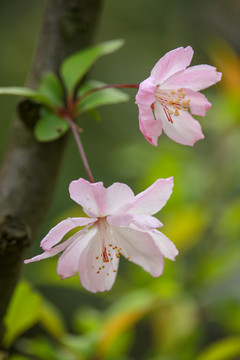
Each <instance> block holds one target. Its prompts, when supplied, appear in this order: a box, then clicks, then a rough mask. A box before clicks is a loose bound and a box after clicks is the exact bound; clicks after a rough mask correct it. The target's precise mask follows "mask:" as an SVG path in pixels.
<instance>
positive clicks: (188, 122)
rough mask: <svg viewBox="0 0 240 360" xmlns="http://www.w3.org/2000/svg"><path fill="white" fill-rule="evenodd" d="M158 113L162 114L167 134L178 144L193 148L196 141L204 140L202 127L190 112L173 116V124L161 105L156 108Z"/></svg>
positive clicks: (181, 112)
mask: <svg viewBox="0 0 240 360" xmlns="http://www.w3.org/2000/svg"><path fill="white" fill-rule="evenodd" d="M157 105H158V104H157ZM156 111H158V112H159V113H160V112H161V118H162V122H163V130H164V132H165V134H166V135H167V136H168V137H169V138H170V139H172V140H174V141H176V142H177V143H180V144H183V145H190V146H193V145H194V144H195V142H196V141H198V140H200V139H203V138H204V135H203V133H202V129H201V125H200V124H199V122H198V121H196V120H195V119H193V117H192V116H191V115H190V114H189V112H188V111H180V115H179V116H175V115H171V117H172V120H173V123H171V122H170V121H168V119H167V117H166V115H165V114H164V112H163V110H162V108H161V106H160V105H159V106H158V107H157V106H156Z"/></svg>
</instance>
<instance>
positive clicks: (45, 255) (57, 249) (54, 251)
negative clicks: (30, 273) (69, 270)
mask: <svg viewBox="0 0 240 360" xmlns="http://www.w3.org/2000/svg"><path fill="white" fill-rule="evenodd" d="M73 241H74V239H73V237H71V238H69V239H67V240H66V241H64V242H63V243H61V244H59V245H57V246H55V247H54V248H52V249H50V250H49V251H45V252H44V253H42V254H40V255H37V256H34V257H33V258H31V259H27V260H24V264H28V263H30V262H33V261H39V260H43V259H47V258H50V257H53V256H55V255H57V254H58V253H60V252H61V251H63V250H64V249H66V247H67V246H68V245H69V244H71V243H72V242H73Z"/></svg>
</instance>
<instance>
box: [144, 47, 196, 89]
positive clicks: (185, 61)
mask: <svg viewBox="0 0 240 360" xmlns="http://www.w3.org/2000/svg"><path fill="white" fill-rule="evenodd" d="M192 57H193V49H192V48H191V46H187V47H186V48H183V47H179V48H177V49H175V50H172V51H169V52H168V53H167V54H165V55H164V56H163V57H162V58H161V59H160V60H159V61H158V62H157V63H156V65H155V66H154V68H153V69H152V72H151V76H152V77H154V78H155V82H156V83H157V84H162V83H163V82H164V81H165V80H166V79H168V78H169V77H170V76H171V75H173V74H175V73H176V72H178V71H181V70H184V69H185V68H186V67H187V66H188V65H189V64H190V63H191V60H192Z"/></svg>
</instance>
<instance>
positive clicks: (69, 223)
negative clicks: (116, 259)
mask: <svg viewBox="0 0 240 360" xmlns="http://www.w3.org/2000/svg"><path fill="white" fill-rule="evenodd" d="M94 221H95V219H89V218H87V217H86V218H68V219H66V220H63V221H61V222H60V223H59V224H57V225H56V226H55V227H53V228H52V229H51V230H50V231H49V233H48V234H47V235H46V236H45V237H44V238H43V239H42V241H41V243H40V246H41V248H42V249H43V250H45V251H49V250H50V249H51V248H52V247H53V246H54V245H56V244H57V243H58V242H59V241H61V240H62V238H63V237H64V235H66V234H67V233H68V232H69V231H70V230H72V229H74V228H75V227H77V226H84V225H87V224H91V223H92V222H94Z"/></svg>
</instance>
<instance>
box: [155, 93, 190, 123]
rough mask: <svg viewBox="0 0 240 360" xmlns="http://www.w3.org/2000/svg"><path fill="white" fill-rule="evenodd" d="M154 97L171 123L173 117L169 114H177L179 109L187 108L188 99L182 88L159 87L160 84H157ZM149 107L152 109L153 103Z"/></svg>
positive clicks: (184, 109) (186, 109)
mask: <svg viewBox="0 0 240 360" xmlns="http://www.w3.org/2000/svg"><path fill="white" fill-rule="evenodd" d="M155 98H156V101H157V102H158V103H160V105H161V106H162V108H163V111H164V113H165V115H166V117H167V119H168V121H169V122H170V123H172V124H173V119H172V116H171V115H174V116H179V115H180V112H179V111H181V110H182V111H188V109H189V104H190V99H186V92H185V91H183V89H182V88H180V89H178V90H176V91H175V90H167V89H161V88H160V86H157V89H156V92H155ZM151 107H152V110H153V111H154V109H155V106H154V104H152V106H151Z"/></svg>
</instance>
